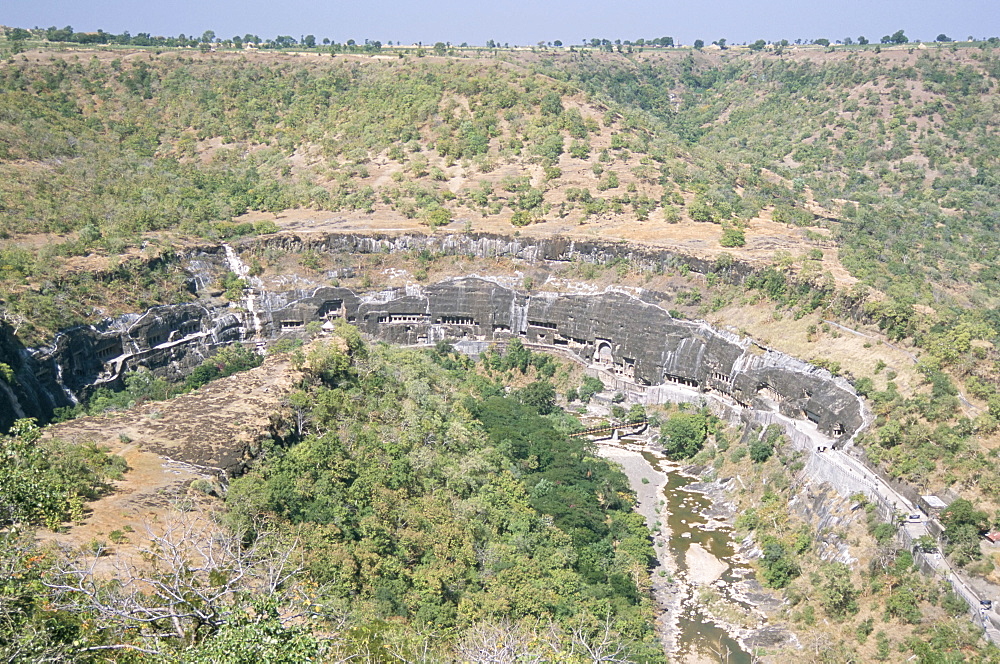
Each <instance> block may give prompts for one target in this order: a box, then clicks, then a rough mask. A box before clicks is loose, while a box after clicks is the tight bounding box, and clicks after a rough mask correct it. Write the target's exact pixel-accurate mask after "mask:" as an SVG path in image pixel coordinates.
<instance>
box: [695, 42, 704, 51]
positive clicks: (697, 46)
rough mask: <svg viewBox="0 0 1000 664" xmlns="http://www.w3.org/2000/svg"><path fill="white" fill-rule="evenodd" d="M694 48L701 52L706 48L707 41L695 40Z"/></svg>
mask: <svg viewBox="0 0 1000 664" xmlns="http://www.w3.org/2000/svg"><path fill="white" fill-rule="evenodd" d="M694 47H695V48H696V49H698V50H701V49H703V48H705V41H704V40H702V39H695V40H694Z"/></svg>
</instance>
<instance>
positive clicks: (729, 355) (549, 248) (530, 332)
mask: <svg viewBox="0 0 1000 664" xmlns="http://www.w3.org/2000/svg"><path fill="white" fill-rule="evenodd" d="M265 244H266V245H267V246H271V247H274V246H280V247H281V248H282V249H284V250H286V251H306V250H308V251H324V252H335V253H345V254H348V253H375V252H380V253H382V252H394V251H413V250H414V249H418V250H422V249H428V250H433V251H436V252H440V253H461V254H467V255H474V256H478V257H492V256H509V257H512V258H518V259H521V260H524V261H529V262H535V261H564V260H588V261H592V262H608V261H611V260H614V259H618V258H622V257H626V256H627V257H628V258H629V260H634V261H647V262H653V263H659V264H661V265H663V264H670V265H676V264H677V263H678V262H685V264H687V265H689V267H691V268H692V269H694V268H698V271H705V270H708V269H710V268H711V266H710V265H707V264H706V265H696V264H695V265H692V264H691V263H690V261H692V260H694V259H690V258H687V257H683V256H677V255H673V254H657V253H656V252H654V251H651V250H648V249H637V248H634V247H628V246H624V245H620V244H610V243H600V242H591V243H584V244H580V243H574V242H570V241H564V240H558V239H549V240H544V241H539V242H532V241H529V240H523V239H519V238H502V237H497V236H466V235H461V236H455V235H449V236H441V237H434V236H400V237H389V236H373V237H364V236H357V235H344V236H336V235H330V236H322V237H319V238H312V239H308V240H303V239H301V238H298V237H295V236H276V237H273V238H268V239H267V240H266V243H265ZM261 247H262V244H261V243H258V244H251V245H249V246H247V247H245V248H244V253H247V254H253V252H254V251H259V250H261ZM183 260H184V261H185V263H184V265H185V268H186V269H187V270H188V271H189V273H190V275H191V283H192V288H193V289H195V290H198V291H199V292H200V293H201V294H202V295H203V297H201V299H200V300H199V301H198V302H197V303H191V304H183V305H175V306H162V307H156V308H153V309H150V310H148V311H146V312H144V313H141V314H131V315H126V316H120V317H118V318H114V319H109V320H106V321H104V322H103V323H101V324H100V325H94V326H81V327H77V328H73V329H68V330H65V331H63V332H62V333H60V334H59V335H57V337H56V338H55V339H54V340H53V342H52V343H51V344H50V345H49V346H47V347H44V348H36V349H26V348H21V347H19V346H18V345H17V340H16V338H15V337H13V336H12V335H10V334H9V333H8V334H7V335H6V338H5V346H4V347H3V349H2V351H0V352H2V354H3V357H2V358H0V360H2V361H5V362H7V363H8V364H10V365H11V366H12V367H13V368H14V369H15V379H14V380H13V381H11V382H10V383H6V382H3V381H0V427H4V428H6V427H9V425H10V424H11V422H12V421H13V420H14V419H15V418H17V417H25V416H28V417H32V416H33V417H38V418H40V419H42V420H44V419H47V418H48V417H50V416H51V414H52V411H53V409H55V408H57V407H60V406H65V405H69V404H71V403H74V402H75V401H76V400H78V399H80V398H82V397H83V396H85V395H86V394H87V393H88V391H90V390H93V389H94V388H95V386H100V385H107V384H114V383H116V382H117V381H120V380H121V377H122V375H123V374H124V372H125V371H127V370H130V369H136V368H138V367H147V368H149V369H150V370H152V371H154V372H155V373H157V374H159V375H164V376H166V377H169V378H180V377H183V376H184V375H186V374H187V373H188V372H189V371H190V370H191V369H192V368H193V367H194V366H196V365H197V364H198V363H200V362H201V361H202V360H203V359H204V358H206V357H209V356H210V355H211V354H212V353H213V352H214V350H215V349H217V348H218V347H220V346H222V345H225V344H230V343H235V342H257V343H264V342H267V341H270V340H275V339H278V338H281V337H287V336H298V335H302V334H304V333H305V330H306V327H307V325H308V324H309V323H311V322H314V321H315V322H319V323H321V324H325V325H327V327H329V326H330V325H332V323H333V321H334V320H335V319H341V318H342V319H344V320H346V321H347V322H348V323H350V324H353V325H356V326H357V327H358V328H359V329H361V330H362V331H363V332H365V333H367V334H368V335H370V336H371V337H372V338H375V339H380V340H384V341H387V342H389V343H394V344H407V345H409V344H424V343H434V342H436V341H439V340H452V341H456V342H459V343H465V344H473V345H475V344H478V347H483V346H484V345H485V344H487V343H491V342H497V343H503V342H505V341H509V340H511V339H514V338H520V339H522V340H523V341H524V342H525V343H530V344H537V345H538V346H541V347H548V348H551V349H553V350H558V351H559V352H562V353H564V354H568V355H570V356H572V357H575V358H576V359H579V360H581V361H583V362H586V363H588V364H592V365H596V366H598V367H601V368H604V369H605V370H608V371H610V372H613V373H614V374H616V375H618V376H620V377H621V378H622V379H623V380H626V381H630V382H634V383H636V384H637V385H639V386H644V385H646V386H648V385H658V384H663V383H679V384H683V385H686V386H689V387H691V388H696V389H698V390H701V391H705V392H715V393H719V394H723V395H726V396H728V397H731V398H732V399H733V400H734V401H736V402H737V403H739V404H741V405H743V406H744V407H747V408H755V409H761V410H772V411H778V412H780V413H782V414H783V415H786V416H789V417H794V418H799V419H808V420H811V421H812V422H814V423H815V424H816V425H817V426H818V428H819V430H820V431H821V432H823V433H825V434H827V435H829V436H831V437H834V438H838V439H840V440H842V441H843V440H847V439H848V438H850V437H851V436H852V435H853V434H854V433H855V432H856V431H857V430H858V429H859V428H860V427H861V426H863V424H864V413H863V406H862V404H861V401H860V399H859V398H858V397H857V395H856V394H855V393H854V391H853V390H852V389H851V387H850V385H849V384H848V383H847V382H846V381H844V380H843V379H839V378H835V377H833V376H832V375H830V374H829V373H828V372H827V371H825V370H822V369H818V368H816V367H813V366H811V365H809V364H807V363H805V362H802V361H800V360H797V359H795V358H792V357H789V356H787V355H785V354H782V353H779V352H776V351H772V350H769V349H766V348H763V347H761V346H759V345H758V344H756V343H754V342H753V341H752V340H750V339H747V338H743V337H740V336H738V335H735V334H732V333H730V332H727V331H722V330H717V329H714V328H712V327H710V326H709V325H707V324H705V323H702V322H695V321H688V320H680V319H676V318H673V317H672V316H671V315H670V314H669V313H668V312H667V311H666V310H665V309H663V308H661V307H660V306H658V305H657V304H656V303H655V302H653V301H651V300H654V299H655V298H652V297H646V296H645V295H644V294H643V293H642V292H641V291H636V292H626V291H614V290H610V291H606V292H603V293H597V294H587V295H578V294H564V293H554V292H541V293H533V292H525V291H522V290H519V289H516V288H512V287H509V286H508V285H505V284H504V280H503V279H500V278H498V279H493V278H490V277H462V278H456V279H451V280H447V281H443V282H440V283H437V284H433V285H428V286H406V287H404V288H395V289H389V290H384V291H378V292H371V293H357V292H354V291H352V290H350V289H347V288H338V287H331V286H323V285H318V284H317V285H315V286H314V287H308V288H303V287H301V282H299V287H297V288H294V289H289V290H275V289H267V288H264V287H263V286H262V285H261V284H262V282H259V281H258V280H255V279H252V278H251V279H250V283H251V287H250V288H248V289H246V291H245V292H244V296H243V298H242V301H240V302H227V301H225V300H223V299H221V298H219V297H217V296H214V297H213V295H212V294H210V293H208V292H207V285H208V284H209V283H211V282H212V280H213V279H214V278H215V277H216V276H217V275H218V274H219V273H221V272H224V271H227V270H232V271H235V272H237V273H238V274H240V273H242V274H245V273H246V271H247V270H246V265H245V263H243V261H242V259H241V258H240V256H239V255H238V254H237V253H236V252H235V250H233V249H232V248H231V247H228V246H219V247H206V248H204V249H202V250H199V251H197V252H193V253H191V254H189V255H188V256H187V257H185V258H184V259H183ZM736 269H741V268H736ZM736 278H737V279H738V278H739V275H736Z"/></svg>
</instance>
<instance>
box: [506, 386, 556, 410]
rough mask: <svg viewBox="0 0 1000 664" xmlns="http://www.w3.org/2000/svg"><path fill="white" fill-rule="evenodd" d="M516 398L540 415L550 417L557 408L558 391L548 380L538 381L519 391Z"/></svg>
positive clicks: (515, 393)
mask: <svg viewBox="0 0 1000 664" xmlns="http://www.w3.org/2000/svg"><path fill="white" fill-rule="evenodd" d="M514 398H515V399H517V400H518V401H519V402H521V403H523V404H524V405H525V406H530V407H531V408H534V409H535V410H537V411H538V414H539V415H548V414H549V413H551V412H552V411H553V410H555V407H556V389H555V388H554V387H553V386H552V383H550V382H549V381H547V380H538V381H535V382H533V383H530V384H529V385H527V386H526V387H523V388H521V389H520V390H517V391H516V392H514Z"/></svg>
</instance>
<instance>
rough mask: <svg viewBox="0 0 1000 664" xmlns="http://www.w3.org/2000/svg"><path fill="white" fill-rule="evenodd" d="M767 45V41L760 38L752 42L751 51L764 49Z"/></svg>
mask: <svg viewBox="0 0 1000 664" xmlns="http://www.w3.org/2000/svg"><path fill="white" fill-rule="evenodd" d="M766 46H767V42H766V41H764V40H763V39H758V40H757V41H755V42H753V43H752V44H750V50H751V51H763V50H764V48H765V47H766Z"/></svg>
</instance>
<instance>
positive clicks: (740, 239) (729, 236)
mask: <svg viewBox="0 0 1000 664" xmlns="http://www.w3.org/2000/svg"><path fill="white" fill-rule="evenodd" d="M746 243H747V238H746V235H745V234H744V233H743V231H742V230H741V229H739V228H727V229H725V230H724V231H722V238H721V239H720V240H719V244H721V245H722V246H723V247H743V246H746Z"/></svg>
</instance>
